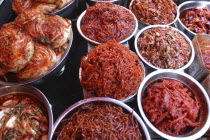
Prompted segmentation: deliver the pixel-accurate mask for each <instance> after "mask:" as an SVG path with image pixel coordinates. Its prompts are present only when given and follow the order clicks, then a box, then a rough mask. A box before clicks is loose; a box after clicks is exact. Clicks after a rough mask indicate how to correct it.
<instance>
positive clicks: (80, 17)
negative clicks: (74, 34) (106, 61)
mask: <svg viewBox="0 0 210 140" xmlns="http://www.w3.org/2000/svg"><path fill="white" fill-rule="evenodd" d="M121 7H122V6H121ZM122 8H124V9H125V10H127V11H129V12H130V13H131V14H132V15H133V17H134V19H135V22H136V26H135V29H134V31H133V33H132V34H131V35H130V36H128V37H127V38H125V39H124V40H121V41H119V43H121V44H122V43H125V42H126V41H128V40H129V39H130V38H131V37H133V36H134V34H135V33H136V31H137V29H138V21H137V19H136V17H135V15H134V14H133V13H132V12H131V11H130V10H128V9H127V8H125V7H122ZM85 13H86V10H85V11H84V12H82V14H81V15H80V16H79V17H78V19H77V30H78V32H79V33H80V35H81V36H82V37H83V38H84V39H86V40H87V41H88V42H89V43H91V44H93V45H99V44H102V43H101V42H97V41H94V40H92V39H90V38H88V37H86V36H85V35H84V34H83V32H82V30H81V21H82V18H83V16H84V15H85Z"/></svg>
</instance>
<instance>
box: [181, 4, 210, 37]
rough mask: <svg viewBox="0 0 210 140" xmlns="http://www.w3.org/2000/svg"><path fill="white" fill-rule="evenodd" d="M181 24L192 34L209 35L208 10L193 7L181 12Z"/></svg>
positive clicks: (209, 16) (209, 18)
mask: <svg viewBox="0 0 210 140" xmlns="http://www.w3.org/2000/svg"><path fill="white" fill-rule="evenodd" d="M180 19H181V21H182V23H183V24H184V25H185V26H186V27H187V28H188V29H189V30H191V31H192V32H195V33H203V34H210V9H208V8H207V7H205V8H198V7H193V8H192V9H188V10H185V11H183V12H181V14H180Z"/></svg>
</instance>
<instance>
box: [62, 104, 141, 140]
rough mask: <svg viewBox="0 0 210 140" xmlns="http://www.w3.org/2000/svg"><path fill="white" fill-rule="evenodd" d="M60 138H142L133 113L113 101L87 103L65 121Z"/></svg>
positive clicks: (131, 139)
mask: <svg viewBox="0 0 210 140" xmlns="http://www.w3.org/2000/svg"><path fill="white" fill-rule="evenodd" d="M62 123H63V126H62V129H61V132H58V140H141V139H142V135H141V133H140V130H139V126H138V123H137V121H136V120H135V119H134V118H133V115H132V113H129V114H127V113H124V111H123V109H122V108H121V107H117V106H115V105H113V104H111V103H104V102H95V103H87V104H84V105H82V106H81V107H79V108H78V109H77V110H76V111H75V112H74V113H73V114H72V115H71V116H70V118H68V119H65V120H64V121H63V122H62Z"/></svg>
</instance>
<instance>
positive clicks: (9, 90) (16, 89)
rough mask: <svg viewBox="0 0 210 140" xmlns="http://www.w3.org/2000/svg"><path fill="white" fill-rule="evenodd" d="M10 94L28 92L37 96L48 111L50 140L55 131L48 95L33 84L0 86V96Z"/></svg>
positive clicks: (27, 93)
mask: <svg viewBox="0 0 210 140" xmlns="http://www.w3.org/2000/svg"><path fill="white" fill-rule="evenodd" d="M9 94H26V95H30V96H32V97H35V98H36V99H37V100H38V101H40V102H41V103H42V104H43V105H44V106H45V108H46V110H47V112H48V114H47V115H48V121H49V130H48V140H51V135H52V131H53V113H52V106H51V104H50V103H49V101H48V99H47V98H46V96H45V95H44V94H43V93H42V92H41V91H40V90H38V89H37V88H35V87H32V86H5V87H1V88H0V97H2V96H6V95H9Z"/></svg>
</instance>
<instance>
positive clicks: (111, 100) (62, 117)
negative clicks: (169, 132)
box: [52, 97, 151, 140]
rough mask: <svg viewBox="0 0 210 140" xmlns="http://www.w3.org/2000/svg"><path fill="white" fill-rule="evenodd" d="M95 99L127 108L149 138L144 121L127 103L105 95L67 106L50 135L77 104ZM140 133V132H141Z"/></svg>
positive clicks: (94, 100)
mask: <svg viewBox="0 0 210 140" xmlns="http://www.w3.org/2000/svg"><path fill="white" fill-rule="evenodd" d="M96 101H102V102H109V103H112V104H115V105H117V106H120V107H122V108H123V109H125V110H127V111H128V112H130V113H133V116H134V118H135V119H136V120H137V121H138V124H140V127H141V128H142V130H143V131H144V132H143V133H144V135H145V137H146V139H148V140H150V139H151V138H150V135H149V132H148V129H147V127H146V125H145V124H144V122H143V121H142V119H141V118H140V116H139V115H138V114H137V113H136V112H135V111H134V110H133V109H132V108H131V107H129V106H128V105H126V104H125V103H123V102H120V101H118V100H115V99H112V98H107V97H92V98H87V99H83V100H80V101H78V102H76V103H74V104H73V105H71V106H70V107H68V108H67V109H66V110H65V111H64V112H63V113H62V114H61V115H60V116H59V117H58V118H57V120H56V121H55V123H54V128H53V133H52V135H54V132H55V131H56V129H57V127H58V125H59V124H60V122H61V121H62V120H63V119H64V118H65V117H66V116H67V115H68V114H69V113H70V112H71V111H74V110H75V109H77V108H78V107H79V106H81V105H83V104H85V103H90V102H96ZM141 133H142V132H141Z"/></svg>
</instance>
